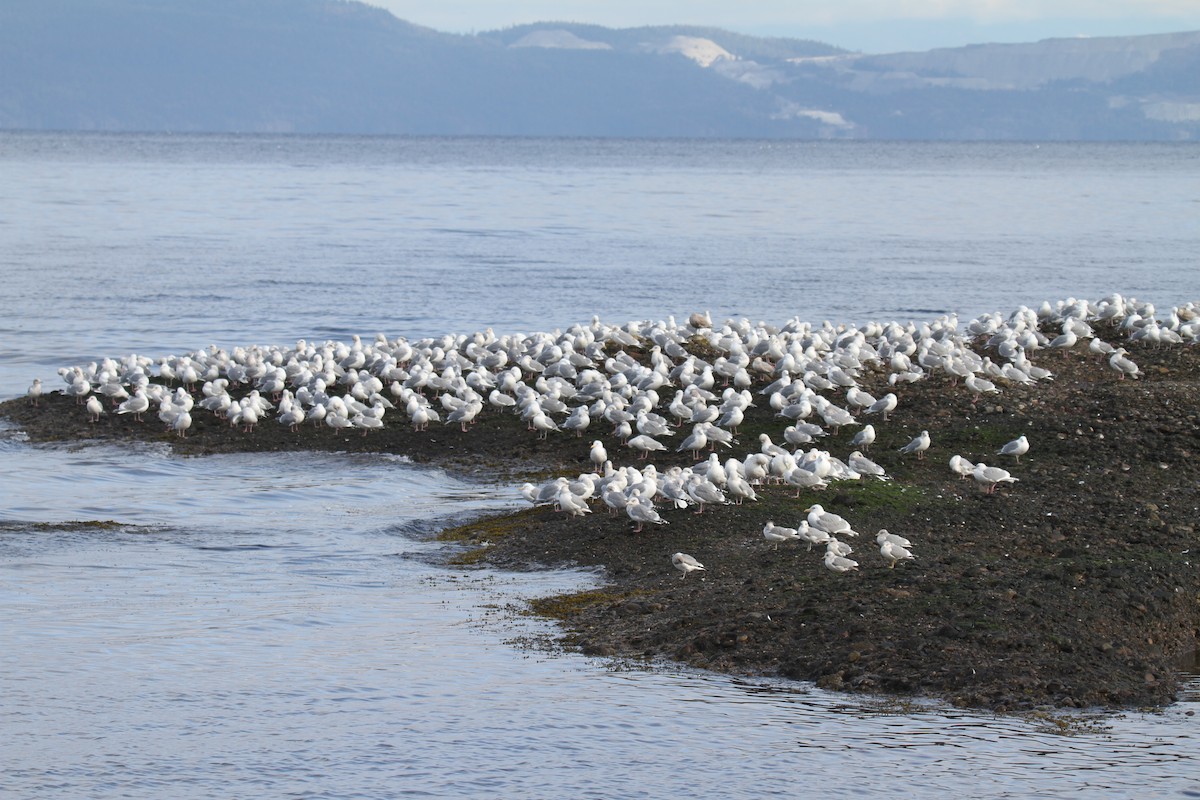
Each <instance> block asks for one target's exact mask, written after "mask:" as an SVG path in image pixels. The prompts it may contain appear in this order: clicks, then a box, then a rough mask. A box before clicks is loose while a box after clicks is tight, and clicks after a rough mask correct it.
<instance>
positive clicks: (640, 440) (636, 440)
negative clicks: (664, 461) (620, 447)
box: [625, 433, 667, 460]
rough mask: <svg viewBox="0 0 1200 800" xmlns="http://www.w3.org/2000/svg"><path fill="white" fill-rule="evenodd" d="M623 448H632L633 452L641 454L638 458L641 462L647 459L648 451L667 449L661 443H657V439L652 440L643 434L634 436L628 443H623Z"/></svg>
mask: <svg viewBox="0 0 1200 800" xmlns="http://www.w3.org/2000/svg"><path fill="white" fill-rule="evenodd" d="M625 446H626V447H632V448H633V449H634V450H637V451H639V452H640V453H641V455H640V456H638V458H639V459H641V460H645V459H647V458H649V457H650V451H652V450H666V449H667V446H666V445H664V444H663V443H662V442H660V441H658V440H657V439H653V438H651V437H649V436H647V435H646V434H644V433H642V434H638V435H637V436H634V437H633V438H632V439H630V440H629V441H628V442H626V443H625Z"/></svg>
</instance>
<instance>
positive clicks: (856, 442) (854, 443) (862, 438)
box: [850, 423, 875, 450]
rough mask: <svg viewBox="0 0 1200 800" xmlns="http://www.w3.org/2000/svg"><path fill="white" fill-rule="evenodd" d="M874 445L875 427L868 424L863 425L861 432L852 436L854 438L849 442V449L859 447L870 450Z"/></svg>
mask: <svg viewBox="0 0 1200 800" xmlns="http://www.w3.org/2000/svg"><path fill="white" fill-rule="evenodd" d="M874 443H875V426H874V425H871V424H870V423H868V424H866V425H864V426H863V428H862V430H861V431H859V432H858V433H856V434H854V438H853V439H851V440H850V446H851V447H861V448H862V449H863V450H870V449H871V445H873V444H874Z"/></svg>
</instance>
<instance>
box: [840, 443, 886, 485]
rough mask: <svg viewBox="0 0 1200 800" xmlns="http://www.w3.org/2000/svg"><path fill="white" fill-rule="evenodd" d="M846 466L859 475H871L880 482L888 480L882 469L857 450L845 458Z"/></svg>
mask: <svg viewBox="0 0 1200 800" xmlns="http://www.w3.org/2000/svg"><path fill="white" fill-rule="evenodd" d="M846 465H847V466H849V467H850V469H852V470H854V471H855V472H857V473H858V474H859V475H871V476H872V477H875V478H879V480H881V481H886V480H890V479H889V478H888V476H887V473H886V472H885V471H884V469H883V467H881V466H879V465H878V464H876V463H875V462H874V461H872V460H871V459H869V458H867V457H866V456H864V455H863V454H862V453H860V452H859V451H857V450H855V451H854V452H853V453H851V454H850V455H849V456H847V457H846Z"/></svg>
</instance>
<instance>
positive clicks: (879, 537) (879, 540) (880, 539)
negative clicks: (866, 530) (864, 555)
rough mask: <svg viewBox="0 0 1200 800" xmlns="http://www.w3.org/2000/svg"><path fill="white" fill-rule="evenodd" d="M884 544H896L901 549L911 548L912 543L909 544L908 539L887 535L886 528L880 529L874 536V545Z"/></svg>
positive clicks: (891, 534)
mask: <svg viewBox="0 0 1200 800" xmlns="http://www.w3.org/2000/svg"><path fill="white" fill-rule="evenodd" d="M884 542H891V543H892V544H898V545H900V546H901V547H912V542H910V541H909V540H908V539H905V538H904V537H903V536H897V535H896V534H894V533H888V529H887V528H880V529H879V533H877V534H875V543H876V544H883V543H884Z"/></svg>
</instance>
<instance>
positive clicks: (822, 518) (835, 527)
mask: <svg viewBox="0 0 1200 800" xmlns="http://www.w3.org/2000/svg"><path fill="white" fill-rule="evenodd" d="M804 511H805V513H807V514H808V524H809V525H811V526H813V527H814V528H818V529H820V530H823V531H825V532H826V533H828V534H830V535H831V536H837V535H838V534H839V533H844V534H846V535H847V536H858V534H857V533H855V532H854V530H853V529H851V527H850V523H849V522H847V521H846V520H845V518H844V517H839V516H838V515H837V514H831V513H830V512H828V511H826V510H825V509H824V508H822V507H821V505H820V504H819V503H814V504H813V505H811V506H809V507H808V508H806V509H804Z"/></svg>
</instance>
